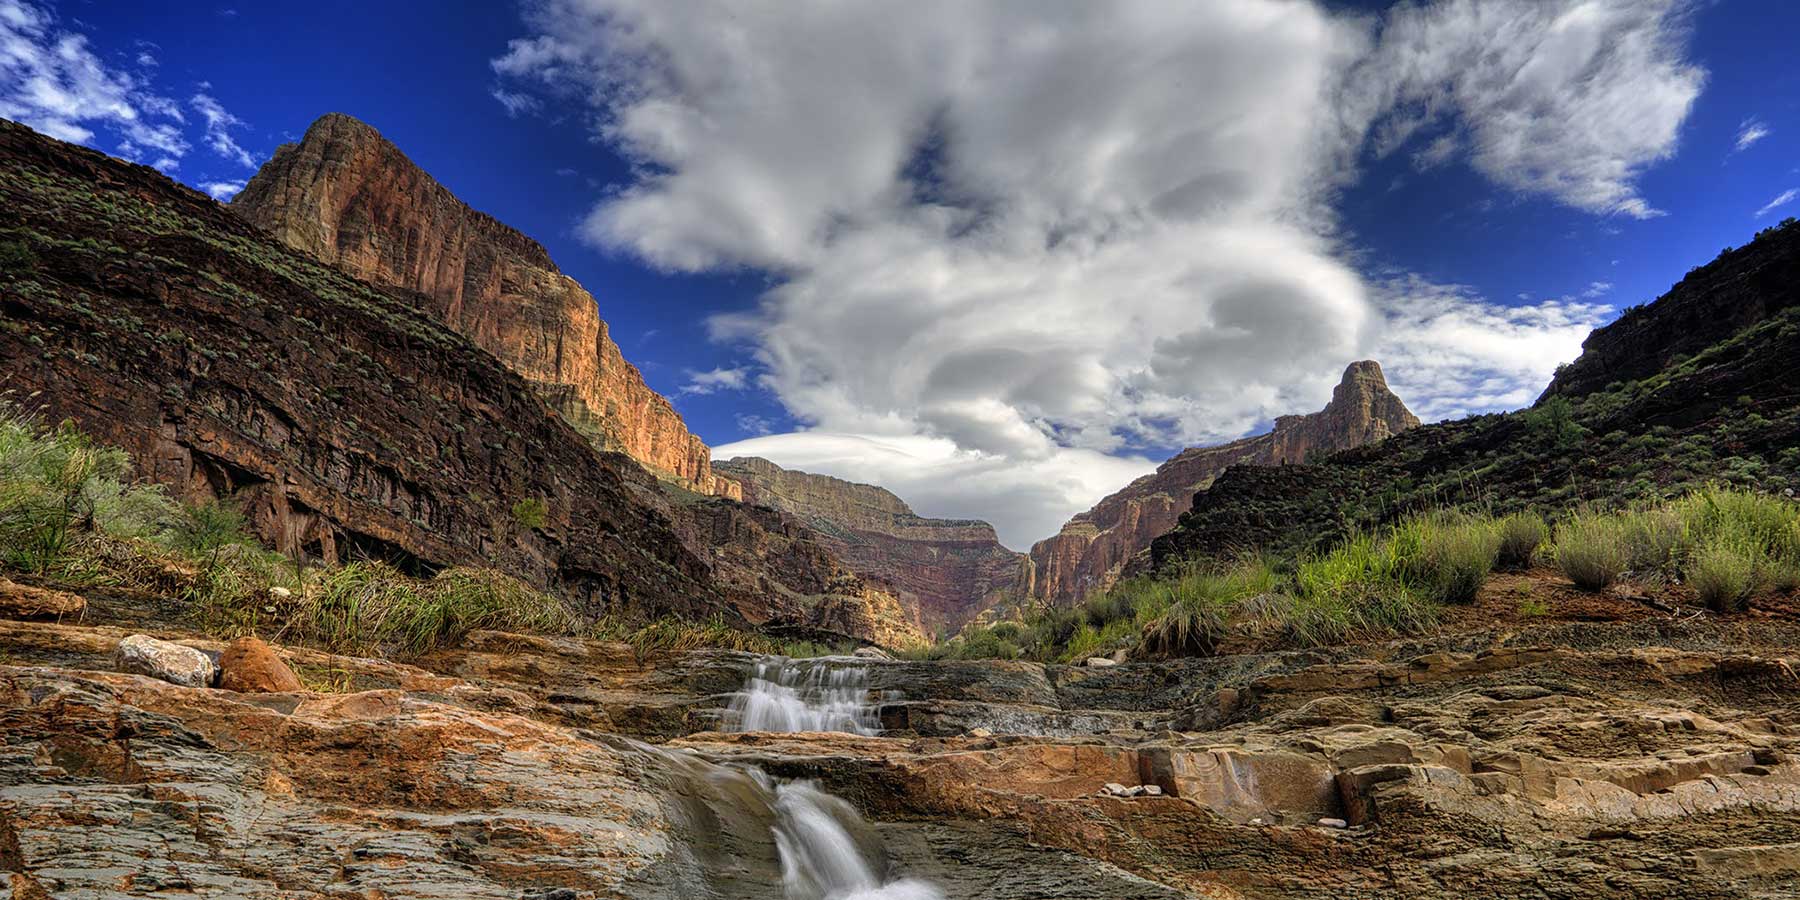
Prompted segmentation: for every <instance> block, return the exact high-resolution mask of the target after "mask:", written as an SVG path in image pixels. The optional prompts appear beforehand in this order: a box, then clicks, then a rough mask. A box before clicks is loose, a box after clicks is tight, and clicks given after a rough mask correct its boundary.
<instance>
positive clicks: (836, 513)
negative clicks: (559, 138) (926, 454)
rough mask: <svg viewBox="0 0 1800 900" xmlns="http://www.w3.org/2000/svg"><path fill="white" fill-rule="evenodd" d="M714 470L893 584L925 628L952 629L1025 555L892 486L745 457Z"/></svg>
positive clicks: (1003, 585) (749, 499)
mask: <svg viewBox="0 0 1800 900" xmlns="http://www.w3.org/2000/svg"><path fill="white" fill-rule="evenodd" d="M715 468H716V471H717V472H718V473H719V474H721V475H723V476H726V477H729V478H731V479H733V480H735V481H737V482H738V483H740V484H742V485H743V491H744V501H745V502H746V503H752V504H757V505H761V506H768V507H772V508H774V509H779V510H782V511H784V512H788V513H791V514H793V515H795V516H797V517H799V518H800V519H801V520H802V521H804V522H806V523H808V524H809V525H811V526H812V527H813V528H814V529H816V530H817V531H818V532H819V533H820V534H821V535H822V536H823V539H824V540H825V542H826V543H827V544H828V545H829V546H830V547H831V548H832V549H833V551H834V552H835V553H836V554H837V555H838V556H839V557H840V558H842V559H843V560H844V563H845V564H846V565H847V566H848V567H849V568H851V569H852V570H854V571H855V572H856V573H857V574H859V575H861V576H862V577H864V578H866V579H869V580H871V581H873V582H875V583H877V584H879V585H881V586H883V587H886V588H888V589H890V590H892V591H893V592H894V593H895V594H896V595H897V596H898V597H899V599H900V601H901V602H902V603H904V604H905V605H906V608H907V610H908V611H909V613H910V615H911V617H912V619H913V621H914V622H915V623H916V624H917V625H918V626H920V627H921V628H923V629H924V630H925V631H926V632H927V633H937V632H940V631H943V630H944V629H946V628H952V629H953V628H956V627H958V626H961V625H962V624H963V623H964V622H967V621H968V620H969V618H970V617H971V616H973V615H975V614H976V613H978V612H980V611H981V610H983V609H985V608H987V607H988V606H989V605H991V604H992V603H993V602H995V600H996V599H998V598H999V597H1000V596H1002V595H1003V594H1005V593H1007V592H1009V591H1012V590H1014V589H1016V586H1017V585H1018V584H1019V582H1020V579H1021V573H1022V570H1023V568H1024V563H1025V557H1024V555H1023V554H1020V553H1016V552H1014V551H1012V550H1008V549H1006V548H1005V547H1003V546H1001V544H1000V541H999V538H998V537H996V536H995V534H994V527H993V526H992V525H989V524H988V523H986V522H982V521H979V520H973V519H933V518H927V517H924V516H920V515H917V514H915V513H914V512H913V511H912V508H911V507H910V506H908V505H907V504H906V501H904V500H901V499H900V498H899V497H897V496H895V495H894V494H893V493H892V492H891V491H888V490H886V489H884V488H880V487H876V486H874V485H869V484H857V483H855V482H850V481H844V480H843V479H839V478H833V477H830V476H828V475H814V474H811V473H808V472H799V471H794V470H790V469H784V468H782V467H780V466H778V465H776V464H774V463H772V462H770V461H768V460H766V459H759V458H756V457H743V458H738V459H731V460H726V461H724V462H721V463H719V464H718V465H717V466H716V467H715Z"/></svg>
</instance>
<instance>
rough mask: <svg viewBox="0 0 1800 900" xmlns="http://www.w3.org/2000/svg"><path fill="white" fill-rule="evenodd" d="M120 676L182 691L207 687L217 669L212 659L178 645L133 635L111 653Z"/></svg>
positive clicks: (197, 651)
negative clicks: (157, 682) (141, 677)
mask: <svg viewBox="0 0 1800 900" xmlns="http://www.w3.org/2000/svg"><path fill="white" fill-rule="evenodd" d="M114 653H115V659H116V662H117V664H118V667H119V671H121V672H130V673H132V674H135V675H148V676H150V677H152V678H160V679H162V680H164V681H167V682H169V683H171V684H178V685H181V686H182V687H192V688H199V687H210V686H211V685H212V683H213V679H214V678H216V677H218V674H219V667H218V664H217V663H214V662H213V660H212V657H210V656H207V655H206V654H205V653H203V652H201V651H199V650H195V649H194V648H192V647H184V646H182V645H181V644H176V643H171V642H169V641H163V640H158V639H156V638H153V637H151V636H149V635H147V634H134V635H132V636H130V637H128V638H125V639H124V640H122V641H120V642H119V646H118V648H117V649H116V650H115V651H114Z"/></svg>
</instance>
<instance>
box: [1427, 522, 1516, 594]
mask: <svg viewBox="0 0 1800 900" xmlns="http://www.w3.org/2000/svg"><path fill="white" fill-rule="evenodd" d="M1417 532H1418V542H1419V543H1418V549H1417V550H1416V551H1413V552H1414V553H1415V554H1416V555H1413V556H1412V558H1411V559H1408V560H1405V561H1404V565H1405V570H1406V572H1407V574H1408V575H1409V576H1410V579H1409V580H1410V581H1411V583H1412V585H1413V586H1414V587H1416V588H1417V589H1418V590H1421V591H1423V592H1424V593H1425V594H1427V595H1428V596H1430V597H1431V598H1432V599H1433V600H1436V601H1438V602H1439V603H1473V602H1475V596H1476V594H1478V593H1479V592H1480V591H1481V585H1482V583H1483V582H1484V581H1486V580H1487V576H1488V573H1490V572H1492V571H1493V570H1494V565H1495V564H1496V563H1497V562H1498V561H1499V558H1500V533H1499V531H1498V530H1497V529H1496V528H1495V527H1494V526H1493V524H1492V523H1491V522H1488V521H1487V520H1483V519H1442V518H1440V519H1436V520H1421V521H1420V523H1419V526H1418V529H1417Z"/></svg>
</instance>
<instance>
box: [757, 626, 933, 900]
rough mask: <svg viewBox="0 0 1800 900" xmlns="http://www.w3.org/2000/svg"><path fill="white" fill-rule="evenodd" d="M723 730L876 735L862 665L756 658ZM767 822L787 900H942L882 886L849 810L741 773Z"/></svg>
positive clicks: (876, 852)
mask: <svg viewBox="0 0 1800 900" xmlns="http://www.w3.org/2000/svg"><path fill="white" fill-rule="evenodd" d="M725 727H726V728H727V729H729V730H731V731H785V732H798V731H843V732H848V733H851V734H862V735H874V734H879V733H880V732H881V722H880V719H879V717H878V716H877V711H876V707H875V704H873V703H871V702H870V701H869V672H868V669H867V668H866V666H865V663H864V661H863V660H860V659H854V658H851V657H821V658H818V659H809V660H792V659H785V658H781V657H773V658H768V659H763V660H760V661H758V662H757V664H756V667H755V668H754V669H753V670H751V673H750V677H749V679H748V680H747V681H746V682H745V683H744V689H743V690H741V691H739V692H738V693H737V695H736V696H735V697H733V698H732V701H731V707H730V711H729V713H728V714H727V717H726V721H725ZM744 775H745V776H747V777H748V778H750V779H751V780H752V781H753V782H754V783H755V785H756V792H757V794H758V796H760V797H761V798H763V800H764V801H765V802H767V803H768V804H769V811H770V813H771V814H772V816H773V822H774V824H773V825H772V829H773V831H774V837H775V849H776V852H777V853H778V854H779V855H780V857H781V886H782V894H783V896H784V897H786V900H943V897H944V895H943V893H942V892H941V891H939V890H938V889H937V888H936V887H935V886H933V885H932V884H930V883H929V882H925V881H920V880H917V879H912V878H901V879H896V880H893V881H887V880H885V874H884V870H885V869H886V863H885V860H884V858H883V855H882V852H881V844H880V841H879V840H878V839H877V838H876V837H875V833H874V831H873V830H872V829H871V828H869V826H868V823H866V822H864V821H863V819H862V817H861V816H859V815H857V812H856V809H855V807H852V806H851V805H850V804H849V803H847V802H845V801H844V800H843V799H841V798H839V797H834V796H832V795H831V794H828V793H826V792H824V791H822V790H820V789H819V786H818V785H817V784H815V783H813V782H811V781H782V782H777V781H774V780H773V779H771V778H770V777H769V776H768V775H767V774H766V773H764V772H762V771H761V770H759V769H750V770H746V771H744Z"/></svg>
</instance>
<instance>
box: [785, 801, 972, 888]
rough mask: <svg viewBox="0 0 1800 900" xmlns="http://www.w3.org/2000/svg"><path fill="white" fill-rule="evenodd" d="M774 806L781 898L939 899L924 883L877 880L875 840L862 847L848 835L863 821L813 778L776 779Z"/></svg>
mask: <svg viewBox="0 0 1800 900" xmlns="http://www.w3.org/2000/svg"><path fill="white" fill-rule="evenodd" d="M774 810H775V846H776V849H777V850H778V851H779V852H780V854H781V887H782V893H783V894H784V896H786V898H787V900H943V897H944V895H943V893H942V892H940V891H939V890H938V889H937V888H936V887H935V886H933V885H932V884H930V883H929V882H925V881H919V880H917V879H913V878H902V879H897V880H894V881H889V882H886V883H883V881H882V877H881V875H880V874H879V872H878V861H879V859H880V857H879V845H877V846H875V847H874V848H870V847H867V846H865V844H866V840H865V841H858V840H857V838H856V837H854V836H853V832H864V833H865V834H866V833H867V831H868V826H867V824H866V823H864V822H863V820H862V817H861V816H858V815H857V814H856V810H855V808H853V807H852V806H851V805H850V804H849V803H846V802H845V801H844V800H843V799H842V798H839V797H834V796H832V795H830V794H827V793H825V792H824V791H821V790H819V788H818V786H817V785H815V784H814V783H813V782H811V781H789V782H783V783H781V784H778V785H777V786H776V787H775V803H774ZM872 857H873V861H872Z"/></svg>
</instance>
